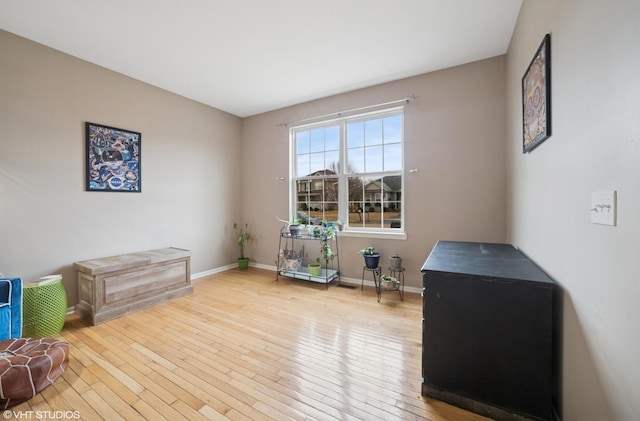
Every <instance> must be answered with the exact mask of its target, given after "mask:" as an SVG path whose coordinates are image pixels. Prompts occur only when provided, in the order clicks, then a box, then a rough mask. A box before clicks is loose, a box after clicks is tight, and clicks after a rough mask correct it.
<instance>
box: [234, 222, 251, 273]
mask: <svg viewBox="0 0 640 421" xmlns="http://www.w3.org/2000/svg"><path fill="white" fill-rule="evenodd" d="M233 228H234V229H236V230H238V239H237V242H238V247H239V248H240V257H238V269H240V270H246V269H247V268H248V267H249V258H248V257H247V256H245V255H244V248H245V247H246V245H247V244H248V243H250V242H252V241H253V234H251V232H249V224H244V226H242V224H238V223H237V222H234V223H233Z"/></svg>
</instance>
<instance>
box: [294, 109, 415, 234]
mask: <svg viewBox="0 0 640 421" xmlns="http://www.w3.org/2000/svg"><path fill="white" fill-rule="evenodd" d="M290 134H291V140H292V160H291V165H292V174H293V178H292V182H293V183H294V184H292V186H291V188H292V191H293V192H294V194H293V195H292V202H293V203H292V209H293V210H294V213H295V214H296V215H297V218H299V219H303V220H305V221H307V222H308V223H311V224H320V223H322V222H323V221H338V220H339V221H340V222H342V224H343V225H344V226H345V228H346V229H347V230H352V231H384V230H398V229H400V230H401V229H402V226H403V224H402V222H403V220H404V215H403V201H404V198H403V195H402V187H403V178H402V170H403V166H404V162H403V109H402V108H394V109H391V110H385V111H380V112H376V113H368V114H364V115H357V116H350V117H346V118H340V119H334V120H331V121H326V122H320V123H315V124H312V125H305V126H297V127H292V128H291V131H290Z"/></svg>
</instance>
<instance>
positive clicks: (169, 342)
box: [16, 268, 485, 421]
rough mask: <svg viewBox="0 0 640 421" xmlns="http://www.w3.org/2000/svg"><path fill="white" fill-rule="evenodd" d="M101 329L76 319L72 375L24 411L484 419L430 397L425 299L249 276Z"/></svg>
mask: <svg viewBox="0 0 640 421" xmlns="http://www.w3.org/2000/svg"><path fill="white" fill-rule="evenodd" d="M193 284H194V293H193V294H191V295H188V296H185V297H180V298H177V299H174V300H171V301H169V302H166V303H162V304H159V305H156V306H154V307H152V308H149V309H145V310H142V311H139V312H137V313H133V314H130V315H127V316H125V317H121V318H118V319H115V320H112V321H109V322H106V323H103V324H101V325H99V326H90V325H88V324H87V323H86V322H85V321H84V320H82V319H81V318H79V317H78V316H70V317H68V320H67V322H66V324H65V327H64V329H63V330H62V332H61V333H60V335H59V339H62V340H65V341H67V342H69V344H70V364H69V368H68V369H67V370H66V371H65V373H64V374H63V375H62V378H61V379H59V380H57V381H56V383H55V384H54V385H53V387H50V388H49V389H46V390H45V391H44V392H43V393H41V394H39V395H38V396H36V397H34V398H33V399H31V400H30V401H28V402H27V403H24V404H22V405H19V406H17V407H16V408H18V409H21V410H32V409H34V408H42V409H46V410H52V411H56V410H58V411H78V412H79V413H80V417H81V419H86V420H95V419H106V420H114V419H115V420H117V419H125V420H137V419H140V420H145V419H146V420H158V419H159V420H162V419H167V420H178V419H190V420H197V419H202V420H207V419H208V420H269V419H274V420H286V419H291V420H308V421H311V420H323V421H324V420H384V421H388V420H425V421H448V420H456V421H458V420H460V421H480V420H484V419H485V418H483V417H481V416H479V415H477V414H473V413H470V412H467V411H464V410H462V409H460V408H456V407H454V406H451V405H448V404H446V403H443V402H439V401H436V400H433V399H429V398H425V397H423V396H421V395H420V387H421V358H422V354H421V346H422V344H421V340H422V325H421V320H422V300H421V297H420V296H419V295H418V294H411V293H406V294H405V299H404V301H400V300H399V297H398V295H397V294H391V293H385V294H384V295H383V298H382V300H381V301H380V302H378V301H377V299H376V294H375V290H374V289H373V288H371V287H365V288H364V289H363V290H361V289H360V287H359V285H358V286H357V287H356V288H339V287H337V286H336V285H335V284H332V285H331V286H330V287H329V289H326V288H325V287H324V285H318V284H313V283H308V282H304V281H299V280H291V279H288V278H285V279H279V280H278V282H276V280H275V273H274V272H271V271H266V270H260V269H255V268H251V269H249V270H248V271H238V270H229V271H226V272H222V273H218V274H215V275H211V276H208V277H205V278H201V279H199V280H197V281H194V283H193Z"/></svg>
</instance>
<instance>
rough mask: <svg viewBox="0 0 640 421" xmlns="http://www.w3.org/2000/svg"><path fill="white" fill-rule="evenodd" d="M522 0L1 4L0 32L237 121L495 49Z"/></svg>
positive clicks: (62, 0) (44, 0)
mask: <svg viewBox="0 0 640 421" xmlns="http://www.w3.org/2000/svg"><path fill="white" fill-rule="evenodd" d="M521 4H522V0H322V1H310V0H227V1H222V0H56V1H51V0H2V1H0V28H2V29H4V30H6V31H8V32H12V33H14V34H17V35H20V36H23V37H25V38H28V39H31V40H33V41H36V42H39V43H41V44H44V45H46V46H49V47H52V48H55V49H56V50H60V51H63V52H65V53H68V54H71V55H73V56H75V57H79V58H81V59H84V60H87V61H89V62H91V63H95V64H97V65H100V66H103V67H106V68H108V69H111V70H114V71H116V72H119V73H122V74H125V75H127V76H130V77H132V78H135V79H139V80H141V81H144V82H147V83H149V84H151V85H154V86H157V87H160V88H163V89H166V90H168V91H171V92H174V93H176V94H180V95H183V96H185V97H188V98H191V99H194V100H196V101H199V102H202V103H204V104H207V105H210V106H212V107H215V108H218V109H221V110H224V111H227V112H229V113H232V114H235V115H237V116H240V117H246V116H250V115H254V114H258V113H262V112H265V111H271V110H274V109H278V108H282V107H285V106H288V105H293V104H298V103H301V102H305V101H309V100H313V99H318V98H322V97H326V96H329V95H334V94H338V93H342V92H346V91H351V90H354V89H358V88H363V87H367V86H372V85H376V84H379V83H383V82H389V81H393V80H397V79H402V78H405V77H409V76H415V75H418V74H422V73H426V72H430V71H434V70H438V69H443V68H447V67H451V66H455V65H459V64H463V63H468V62H472V61H476V60H481V59H484V58H489V57H494V56H497V55H500V54H504V53H506V51H507V48H508V46H509V42H510V40H511V34H512V33H513V29H514V26H515V23H516V19H517V17H518V13H519V11H520V6H521ZM1 53H2V52H0V54H1Z"/></svg>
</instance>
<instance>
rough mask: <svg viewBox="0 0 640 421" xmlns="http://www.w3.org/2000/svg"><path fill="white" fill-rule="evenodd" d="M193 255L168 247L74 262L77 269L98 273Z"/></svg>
mask: <svg viewBox="0 0 640 421" xmlns="http://www.w3.org/2000/svg"><path fill="white" fill-rule="evenodd" d="M189 256H191V252H190V251H189V250H183V249H179V248H175V247H167V248H164V249H158V250H147V251H140V252H137V253H128V254H121V255H118V256H110V257H104V258H100V259H91V260H85V261H82V262H75V263H74V264H73V266H74V268H75V269H76V270H79V271H81V272H85V273H88V274H90V275H97V274H100V273H105V272H112V271H115V270H121V269H128V268H132V267H138V266H142V265H148V264H152V263H160V262H165V261H169V260H174V259H180V258H186V257H189Z"/></svg>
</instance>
